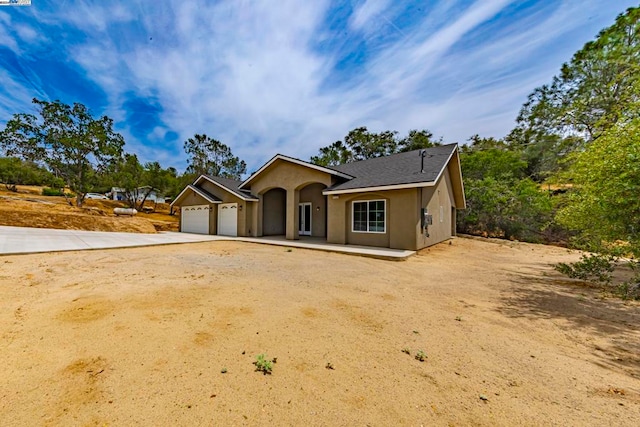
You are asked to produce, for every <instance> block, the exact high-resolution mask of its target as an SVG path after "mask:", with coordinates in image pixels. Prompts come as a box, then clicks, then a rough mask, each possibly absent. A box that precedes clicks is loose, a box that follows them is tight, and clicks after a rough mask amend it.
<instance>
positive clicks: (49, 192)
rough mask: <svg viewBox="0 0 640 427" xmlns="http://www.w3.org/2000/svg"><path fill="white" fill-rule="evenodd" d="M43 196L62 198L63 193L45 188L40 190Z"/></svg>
mask: <svg viewBox="0 0 640 427" xmlns="http://www.w3.org/2000/svg"><path fill="white" fill-rule="evenodd" d="M42 195H43V196H64V191H62V190H58V189H55V188H49V187H45V188H43V189H42Z"/></svg>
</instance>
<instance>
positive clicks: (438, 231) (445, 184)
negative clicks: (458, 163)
mask: <svg viewBox="0 0 640 427" xmlns="http://www.w3.org/2000/svg"><path fill="white" fill-rule="evenodd" d="M419 197H420V201H419V206H420V208H426V209H427V212H428V213H430V214H431V215H432V218H433V224H432V225H430V226H428V227H427V231H428V234H429V235H428V236H427V235H426V234H425V233H423V229H422V227H421V222H420V221H418V224H417V227H416V240H417V249H422V248H424V247H427V246H431V245H435V244H436V243H439V242H442V241H444V240H447V239H450V238H451V237H452V233H451V229H452V221H455V214H454V215H453V217H452V209H451V208H452V207H455V202H454V195H453V187H452V186H451V176H450V174H449V171H448V170H447V169H445V172H444V173H443V174H442V177H441V178H440V180H439V181H438V182H437V183H436V185H435V186H434V187H425V188H422V189H421V190H420V194H419ZM454 212H455V211H454Z"/></svg>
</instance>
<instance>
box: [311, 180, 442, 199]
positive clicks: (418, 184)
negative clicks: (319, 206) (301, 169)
mask: <svg viewBox="0 0 640 427" xmlns="http://www.w3.org/2000/svg"><path fill="white" fill-rule="evenodd" d="M434 185H436V181H429V182H414V183H411V184H395V185H381V186H378V187H360V188H349V189H346V190H325V191H323V192H322V195H324V196H330V195H333V194H350V193H366V192H369V191H389V190H403V189H406V188H420V187H433V186H434Z"/></svg>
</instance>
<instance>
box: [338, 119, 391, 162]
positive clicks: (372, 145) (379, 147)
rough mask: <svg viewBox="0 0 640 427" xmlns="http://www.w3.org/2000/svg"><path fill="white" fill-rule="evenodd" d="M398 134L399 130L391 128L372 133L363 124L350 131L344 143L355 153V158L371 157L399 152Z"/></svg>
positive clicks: (353, 155)
mask: <svg viewBox="0 0 640 427" xmlns="http://www.w3.org/2000/svg"><path fill="white" fill-rule="evenodd" d="M397 134H398V132H396V131H390V130H386V131H382V132H380V133H372V132H369V131H368V130H367V128H366V127H364V126H363V127H359V128H355V129H353V130H352V131H350V132H349V133H348V134H347V136H345V138H344V143H345V145H346V146H347V147H348V148H349V150H350V151H351V153H353V154H352V157H353V160H365V159H371V158H373V157H382V156H388V155H389V154H393V153H395V152H397V148H398V141H397V140H396V135H397Z"/></svg>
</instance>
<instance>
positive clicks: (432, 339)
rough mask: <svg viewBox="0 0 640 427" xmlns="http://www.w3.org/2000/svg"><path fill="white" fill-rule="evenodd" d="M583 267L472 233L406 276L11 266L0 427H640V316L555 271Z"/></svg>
mask: <svg viewBox="0 0 640 427" xmlns="http://www.w3.org/2000/svg"><path fill="white" fill-rule="evenodd" d="M578 257H579V255H578V254H577V253H575V252H569V251H567V250H566V249H561V248H555V247H545V246H538V245H530V244H522V243H513V242H502V243H496V242H492V241H480V240H478V239H467V238H458V239H454V240H453V241H451V244H448V243H444V244H440V245H438V246H435V247H433V248H431V249H428V250H424V251H422V252H421V253H420V254H419V255H417V256H414V257H413V258H410V259H409V260H407V261H404V262H392V261H382V260H375V259H369V258H362V257H354V256H347V255H340V254H332V253H324V252H316V251H309V250H301V249H293V250H290V251H289V250H287V249H286V248H282V247H276V246H267V245H257V244H249V243H240V242H210V243H199V244H188V245H173V246H162V247H151V248H136V249H119V250H105V251H89V252H68V253H50V254H38V255H21V256H5V257H0V337H1V342H2V346H0V360H1V361H2V364H0V378H1V380H0V425H2V426H25V425H29V426H37V425H44V426H83V425H96V426H98V425H100V426H103V425H108V426H129V425H309V426H320V425H328V426H343V425H344V426H353V425H361V426H390V425H409V426H419V425H443V426H459V425H479V426H496V425H505V426H507V425H508V426H513V425H545V426H549V425H557V426H567V425H593V426H602V425H616V426H637V425H640V305H639V304H638V303H625V302H623V301H621V300H618V299H615V298H603V297H602V296H601V295H600V294H599V293H598V292H597V291H595V290H592V289H589V288H586V287H584V286H581V285H579V284H577V283H576V282H571V281H567V280H563V279H562V278H561V277H560V276H559V275H558V273H556V272H555V271H554V270H553V269H552V268H551V266H550V264H551V263H554V262H559V261H565V262H566V261H573V260H577V259H578ZM403 349H407V350H408V351H409V352H410V355H408V354H405V353H404V352H403ZM419 350H423V351H424V352H425V353H426V355H427V358H426V360H425V361H424V362H420V361H418V360H416V359H415V358H414V356H415V354H416V353H417V352H418V351H419ZM261 353H265V354H266V355H267V356H268V358H269V359H271V358H277V363H275V364H274V365H273V373H272V375H263V374H261V373H259V372H256V371H255V370H254V369H255V367H254V365H253V364H252V362H253V361H255V359H256V356H257V355H258V354H261ZM328 364H330V365H328ZM329 368H333V369H329ZM223 371H226V372H224V373H223Z"/></svg>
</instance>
